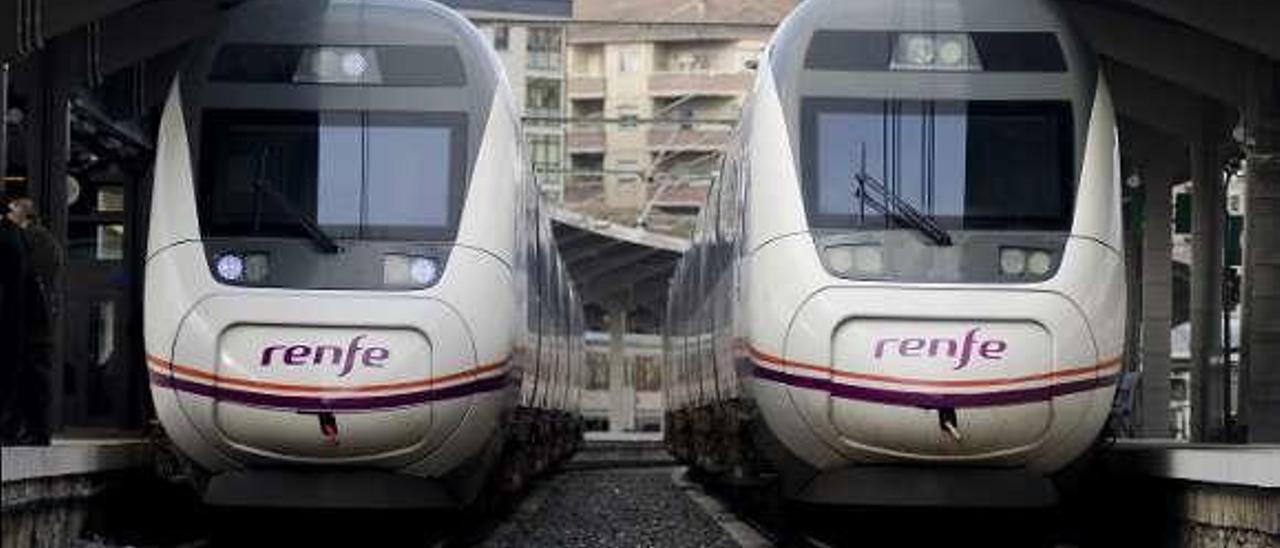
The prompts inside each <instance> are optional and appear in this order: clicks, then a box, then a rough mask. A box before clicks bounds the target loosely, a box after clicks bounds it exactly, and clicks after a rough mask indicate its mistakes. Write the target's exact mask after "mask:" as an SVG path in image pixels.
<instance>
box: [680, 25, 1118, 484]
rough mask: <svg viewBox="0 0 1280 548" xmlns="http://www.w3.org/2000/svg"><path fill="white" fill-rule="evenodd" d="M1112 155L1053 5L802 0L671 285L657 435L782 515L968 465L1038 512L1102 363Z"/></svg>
mask: <svg viewBox="0 0 1280 548" xmlns="http://www.w3.org/2000/svg"><path fill="white" fill-rule="evenodd" d="M1117 151H1118V146H1117V141H1116V128H1115V118H1114V113H1113V112H1112V105H1111V101H1110V97H1109V94H1108V91H1107V88H1106V83H1105V81H1103V80H1102V78H1101V76H1100V75H1099V73H1098V71H1097V68H1096V66H1095V65H1094V63H1093V59H1092V56H1091V53H1090V52H1089V51H1088V50H1087V48H1085V47H1084V46H1083V45H1082V43H1080V42H1079V41H1078V40H1076V39H1075V37H1074V35H1073V34H1072V32H1071V31H1070V28H1069V25H1068V24H1067V23H1066V22H1065V20H1064V19H1063V17H1062V14H1061V13H1060V12H1059V10H1058V8H1056V7H1055V6H1053V5H1052V4H1051V3H1049V2H1038V1H1037V2H1020V1H1019V2H1013V1H1007V0H949V1H940V2H932V3H929V4H928V5H927V6H926V5H924V4H920V3H898V2H888V1H880V0H859V1H854V2H836V1H824V0H810V1H809V2H806V3H804V4H802V5H801V6H800V7H799V8H797V10H796V12H794V13H793V14H792V15H791V16H790V17H788V19H787V20H786V21H784V23H783V24H782V25H781V26H780V27H779V30H778V32H777V33H776V34H775V37H774V39H773V40H772V41H771V42H770V44H769V46H768V47H767V50H766V54H765V58H764V60H763V61H762V63H761V69H760V74H759V76H758V78H757V81H756V84H755V87H754V88H753V91H752V96H751V98H750V99H749V100H748V102H747V104H746V106H745V107H744V114H743V118H742V123H741V124H740V126H739V128H738V131H737V132H736V133H735V137H734V141H733V142H732V143H731V145H730V148H729V150H728V151H727V154H726V160H725V166H724V167H723V168H722V170H721V177H720V178H719V179H718V180H717V181H716V183H715V184H714V185H713V187H712V190H711V192H710V197H709V199H708V202H707V204H706V207H704V211H703V213H702V215H700V217H699V224H698V228H697V230H696V235H695V237H694V239H693V241H694V245H693V248H692V250H691V252H690V254H689V256H687V257H686V258H685V259H684V260H683V261H682V262H681V264H680V265H679V267H678V268H677V270H676V274H675V276H674V278H673V280H672V284H673V285H672V290H671V295H670V299H671V300H672V302H673V304H672V305H671V307H670V308H669V310H668V318H670V322H671V325H669V326H668V332H667V339H668V342H667V344H666V345H665V348H667V362H666V363H667V370H668V374H667V376H666V378H667V379H668V380H669V383H670V384H671V385H670V386H669V387H668V388H667V390H666V393H667V394H668V398H669V400H668V401H669V403H670V410H669V413H668V421H669V422H668V427H669V432H668V444H669V445H670V446H671V447H672V449H673V451H674V452H676V453H677V454H678V455H679V456H681V458H684V459H686V460H688V461H690V462H692V463H694V464H695V465H698V466H702V467H705V468H708V469H711V470H713V471H716V470H719V471H726V472H727V471H733V473H735V474H739V473H742V471H743V470H753V469H757V470H758V469H760V468H774V469H776V470H777V471H779V472H780V473H781V474H782V476H783V483H784V486H785V488H784V492H785V493H787V495H788V496H791V497H796V498H800V499H807V500H819V499H821V501H822V502H828V503H836V502H839V501H841V500H846V501H853V500H860V501H868V500H875V497H874V496H871V497H866V496H864V495H866V494H865V493H861V492H860V491H859V489H860V486H859V485H857V484H852V483H851V484H847V485H846V484H843V483H842V482H849V481H853V480H852V479H850V478H856V477H866V476H865V474H866V473H872V474H878V473H880V472H877V471H884V470H896V471H899V472H901V473H902V474H906V475H907V476H911V475H915V476H917V477H920V478H925V477H926V476H927V477H928V478H929V480H928V481H937V482H940V484H946V483H947V482H948V481H951V480H953V479H954V480H956V481H958V482H960V483H963V482H965V481H968V480H965V479H964V478H965V477H969V476H966V474H967V472H965V471H972V470H986V471H991V472H992V473H994V474H997V475H999V476H1000V477H1001V478H1006V479H1009V481H1011V482H1012V483H1013V484H1025V486H1026V490H1025V493H1024V494H1025V495H1026V496H1023V497H1020V498H1019V497H1013V498H1012V499H1010V500H1007V501H1003V502H1002V501H995V500H993V501H989V502H990V503H991V504H996V505H999V504H1004V503H1008V504H1041V503H1044V502H1045V501H1046V500H1047V499H1048V498H1051V492H1050V491H1046V490H1045V489H1044V488H1043V487H1044V479H1045V478H1047V477H1049V476H1051V475H1052V474H1054V473H1055V472H1057V471H1059V470H1061V469H1062V468H1063V467H1064V466H1066V465H1067V464H1069V463H1070V462H1072V461H1074V460H1075V459H1077V458H1079V457H1080V456H1081V455H1082V454H1084V453H1085V452H1086V451H1087V450H1088V449H1089V447H1090V446H1091V445H1092V444H1093V443H1094V441H1095V440H1096V439H1097V437H1098V435H1099V432H1100V431H1101V429H1102V427H1103V425H1104V423H1105V421H1106V419H1107V416H1108V414H1109V411H1110V409H1111V404H1112V399H1113V397H1114V393H1115V385H1116V383H1117V380H1118V378H1119V376H1120V374H1121V372H1122V369H1123V365H1122V363H1121V361H1120V358H1121V353H1122V349H1123V334H1124V307H1125V302H1124V300H1125V291H1124V262H1123V257H1122V256H1120V254H1119V253H1118V252H1117V250H1118V249H1121V248H1122V242H1121V218H1120V207H1119V206H1120V201H1119V177H1118V169H1119V165H1118V160H1117ZM722 300H728V301H731V304H729V305H728V306H721V305H720V304H719V303H720V302H721V301H722ZM708 339H711V341H710V342H708ZM726 343H727V344H726ZM708 345H709V346H711V347H713V348H716V349H720V348H730V349H732V350H731V351H730V352H728V353H726V352H723V351H717V352H716V353H714V354H712V355H711V356H704V355H703V354H701V353H700V349H701V348H703V347H704V346H708ZM726 354H727V355H726ZM726 362H729V363H732V364H733V367H732V368H730V369H729V370H728V376H726V375H724V374H723V373H722V369H721V367H722V365H723V364H724V363H726ZM708 375H710V377H709V376H708ZM709 378H710V379H714V382H708V379H709ZM722 386H734V387H740V388H741V390H740V391H739V392H736V393H730V392H726V391H724V390H721V389H720V387H722ZM725 416H732V417H737V418H735V419H732V420H725V419H723V418H722V417H725ZM744 417H745V418H744ZM707 422H711V423H712V426H706V425H705V424H706V423H707ZM948 470H951V471H953V472H952V473H950V475H948V474H949V473H948ZM899 472H893V473H895V474H896V473H899ZM983 473H984V474H985V473H986V472H983ZM907 476H894V477H907ZM815 478H816V479H815ZM1000 481H1003V479H1001V480H1000ZM876 483H877V482H875V481H873V482H870V483H869V484H868V485H874V484H876ZM890 483H892V482H890ZM879 484H880V485H884V482H880V483H879ZM864 487H865V486H864ZM1013 491H1018V489H1014V490H1011V492H1013ZM1046 493H1048V494H1046ZM967 496H968V497H970V498H973V499H979V500H980V499H981V495H980V494H976V493H968V495H967ZM916 502H917V503H920V504H934V503H938V502H940V501H936V500H935V501H928V500H920V501H916Z"/></svg>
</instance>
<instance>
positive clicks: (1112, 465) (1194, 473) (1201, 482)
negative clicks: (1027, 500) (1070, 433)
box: [1073, 440, 1280, 548]
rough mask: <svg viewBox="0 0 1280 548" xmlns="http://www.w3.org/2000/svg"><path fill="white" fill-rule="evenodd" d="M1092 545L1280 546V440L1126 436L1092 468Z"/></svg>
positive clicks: (1086, 501) (1086, 505)
mask: <svg viewBox="0 0 1280 548" xmlns="http://www.w3.org/2000/svg"><path fill="white" fill-rule="evenodd" d="M1082 485H1083V489H1082V491H1081V492H1080V493H1077V494H1076V502H1075V504H1076V506H1077V507H1076V508H1074V509H1073V511H1074V512H1077V513H1078V514H1079V516H1078V518H1077V519H1078V520H1080V521H1081V522H1083V523H1088V524H1089V525H1088V528H1089V529H1090V530H1091V531H1096V532H1097V534H1098V535H1101V537H1100V538H1094V539H1092V540H1093V542H1090V543H1088V544H1089V545H1095V544H1096V545H1117V546H1120V545H1130V546H1138V545H1141V546H1180V547H1188V548H1201V547H1204V548H1208V547H1216V546H1235V547H1240V548H1277V547H1280V446H1277V445H1221V444H1199V443H1186V442H1179V441H1174V440H1120V441H1117V442H1116V443H1115V445H1114V446H1112V447H1110V448H1109V449H1107V450H1106V451H1104V452H1102V453H1101V454H1100V455H1098V458H1097V459H1096V461H1095V462H1093V463H1092V464H1091V465H1090V466H1089V468H1088V469H1087V470H1086V471H1085V472H1084V479H1083V482H1082Z"/></svg>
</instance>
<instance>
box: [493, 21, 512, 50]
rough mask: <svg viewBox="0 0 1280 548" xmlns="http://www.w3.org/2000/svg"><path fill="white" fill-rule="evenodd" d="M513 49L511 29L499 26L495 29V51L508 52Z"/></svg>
mask: <svg viewBox="0 0 1280 548" xmlns="http://www.w3.org/2000/svg"><path fill="white" fill-rule="evenodd" d="M509 47H511V27H508V26H506V25H498V26H496V27H493V49H496V50H498V51H507V48H509Z"/></svg>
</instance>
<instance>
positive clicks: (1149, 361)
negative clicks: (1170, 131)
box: [1139, 162, 1173, 438]
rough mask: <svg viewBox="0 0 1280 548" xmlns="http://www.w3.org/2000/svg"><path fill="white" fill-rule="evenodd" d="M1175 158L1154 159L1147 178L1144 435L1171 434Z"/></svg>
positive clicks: (1142, 352) (1143, 244)
mask: <svg viewBox="0 0 1280 548" xmlns="http://www.w3.org/2000/svg"><path fill="white" fill-rule="evenodd" d="M1172 163H1173V162H1168V163H1167V164H1166V163H1164V162H1152V163H1151V164H1152V165H1150V166H1148V167H1147V174H1146V177H1145V179H1146V180H1144V181H1143V205H1142V215H1143V224H1142V226H1143V229H1142V288H1141V292H1142V305H1141V306H1142V326H1141V330H1142V331H1141V332H1142V334H1141V341H1142V349H1141V351H1140V352H1141V354H1142V404H1141V405H1142V408H1141V431H1140V432H1139V435H1140V436H1141V437H1144V438H1168V437H1170V435H1171V434H1170V428H1169V426H1170V425H1169V330H1170V328H1171V327H1172V323H1173V321H1172V317H1173V258H1172V246H1173V242H1172V235H1171V233H1170V230H1169V216H1170V209H1171V207H1170V202H1171V201H1172V198H1171V191H1170V188H1169V183H1170V182H1171V181H1172V180H1173V175H1172V174H1171V173H1169V172H1168V170H1165V169H1162V168H1163V167H1164V166H1165V165H1168V164H1172Z"/></svg>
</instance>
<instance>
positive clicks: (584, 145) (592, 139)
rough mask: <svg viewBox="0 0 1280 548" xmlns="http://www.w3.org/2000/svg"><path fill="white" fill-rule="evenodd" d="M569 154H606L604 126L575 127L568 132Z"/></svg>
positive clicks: (582, 125)
mask: <svg viewBox="0 0 1280 548" xmlns="http://www.w3.org/2000/svg"><path fill="white" fill-rule="evenodd" d="M568 143H569V145H568V146H569V153H571V154H588V153H604V126H602V125H599V124H594V125H589V124H581V125H574V126H571V127H570V128H569V132H568Z"/></svg>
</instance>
